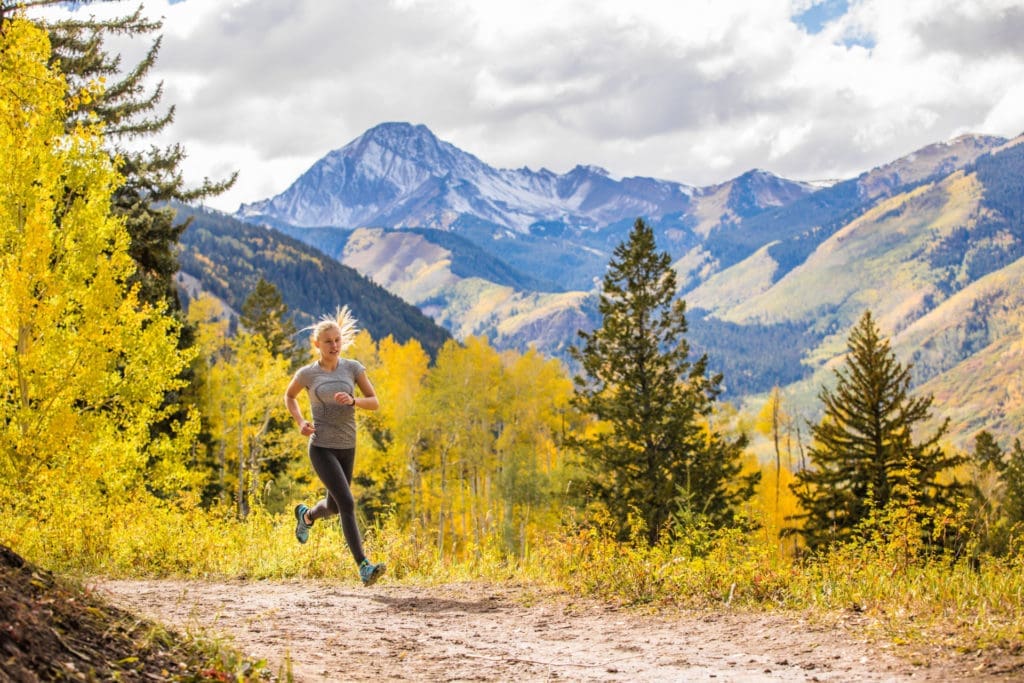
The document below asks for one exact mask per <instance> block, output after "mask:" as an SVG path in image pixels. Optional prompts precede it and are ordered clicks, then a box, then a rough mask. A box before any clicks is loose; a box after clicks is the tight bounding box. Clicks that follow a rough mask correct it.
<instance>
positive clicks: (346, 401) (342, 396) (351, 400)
mask: <svg viewBox="0 0 1024 683" xmlns="http://www.w3.org/2000/svg"><path fill="white" fill-rule="evenodd" d="M334 402H335V403H337V404H338V405H341V406H354V405H355V404H356V395H355V394H349V393H347V392H344V391H339V392H338V393H336V394H334Z"/></svg>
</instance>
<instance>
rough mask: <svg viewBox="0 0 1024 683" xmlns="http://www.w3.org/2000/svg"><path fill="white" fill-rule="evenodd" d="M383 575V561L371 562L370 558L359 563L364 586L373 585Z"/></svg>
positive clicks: (360, 576)
mask: <svg viewBox="0 0 1024 683" xmlns="http://www.w3.org/2000/svg"><path fill="white" fill-rule="evenodd" d="M382 576H384V563H383V562H381V563H380V564H371V563H370V561H369V560H363V561H362V564H360V565H359V578H360V579H362V580H363V585H364V586H372V585H373V584H375V583H376V582H377V579H379V578H380V577H382Z"/></svg>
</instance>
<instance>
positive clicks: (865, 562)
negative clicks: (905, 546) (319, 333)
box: [0, 502, 1024, 650]
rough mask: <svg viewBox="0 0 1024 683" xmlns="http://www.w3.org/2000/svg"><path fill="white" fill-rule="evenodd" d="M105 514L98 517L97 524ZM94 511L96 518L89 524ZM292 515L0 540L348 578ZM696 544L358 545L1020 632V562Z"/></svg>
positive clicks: (433, 569)
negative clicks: (793, 554)
mask: <svg viewBox="0 0 1024 683" xmlns="http://www.w3.org/2000/svg"><path fill="white" fill-rule="evenodd" d="M104 519H105V520H109V521H102V520H104ZM97 520H100V521H97ZM293 534H294V520H293V519H292V517H291V516H290V515H272V514H268V513H265V512H261V511H258V510H257V511H255V512H254V513H253V514H251V515H250V516H249V517H248V518H247V519H246V520H244V521H239V520H236V519H234V518H233V517H232V516H231V515H230V514H228V513H217V512H207V511H203V510H201V509H199V508H183V507H175V506H170V505H166V506H164V505H160V506H155V507H154V506H152V505H150V506H148V507H146V508H139V507H137V506H135V505H133V504H132V503H131V502H125V503H123V504H121V505H119V506H117V507H116V508H112V509H110V510H107V511H104V514H102V515H100V514H96V515H91V516H77V517H73V516H66V517H61V516H57V515H52V516H50V517H49V518H48V519H47V520H46V522H45V523H39V522H38V521H37V520H35V519H32V518H24V517H16V516H7V517H4V518H0V543H4V544H6V545H9V546H11V547H13V548H14V549H15V550H16V551H17V552H19V553H20V554H22V555H23V556H24V557H26V558H27V559H30V560H31V561H33V562H36V563H38V564H40V565H42V566H45V567H47V568H50V569H52V570H55V571H59V572H65V573H71V574H79V575H81V574H88V575H105V576H111V577H170V576H174V577H185V578H210V579H222V578H250V579H284V578H317V579H329V580H339V581H348V582H355V581H357V578H356V572H355V563H354V561H353V559H352V557H351V555H350V554H349V552H348V549H347V546H346V545H345V541H344V537H343V536H342V534H341V531H340V529H339V528H338V525H337V524H335V523H330V522H324V521H320V522H318V523H317V525H316V526H314V528H313V532H312V534H311V536H310V540H309V542H308V543H306V544H305V545H300V544H299V543H297V542H296V541H295V538H294V535H293ZM699 541H700V542H695V541H694V539H689V540H687V541H686V542H673V543H670V542H666V543H662V544H660V545H657V546H655V547H647V545H646V544H645V543H643V542H636V543H620V542H616V541H615V540H613V539H612V538H611V536H610V535H609V534H607V533H605V532H603V531H601V530H600V529H596V528H588V529H565V530H562V531H558V532H536V533H535V534H534V535H533V537H532V538H530V539H529V544H528V546H529V548H531V550H530V551H529V552H526V553H522V552H521V553H518V554H516V553H511V552H509V551H508V550H506V549H505V548H504V546H503V543H502V540H501V537H500V534H498V533H495V534H492V535H491V536H489V537H487V538H485V539H484V540H483V541H482V542H481V543H480V544H479V545H465V546H463V547H461V548H460V550H459V552H458V553H454V554H453V553H452V552H451V551H448V552H447V553H446V554H442V553H441V552H439V551H438V549H437V547H436V545H435V544H434V543H433V540H432V538H431V537H430V536H429V535H427V534H424V533H422V532H417V531H416V530H414V529H410V528H407V527H405V526H402V525H400V524H398V523H397V522H396V521H395V520H394V519H386V520H384V521H383V522H381V523H380V524H377V525H375V526H373V527H371V528H369V529H367V530H366V532H365V545H366V549H367V552H368V553H369V554H370V555H371V556H372V557H374V558H375V559H380V560H383V561H385V562H387V564H388V576H389V579H390V580H391V581H401V582H411V583H442V582H455V581H490V582H517V583H530V584H535V585H539V586H544V587H549V588H557V589H560V590H564V591H570V592H572V593H575V594H578V595H582V596H591V597H594V598H599V599H603V600H611V601H615V602H619V603H623V604H629V605H649V606H654V607H672V606H678V607H687V608H700V609H708V608H710V609H756V610H765V609H782V610H801V611H805V612H808V613H810V614H818V615H821V616H823V617H824V616H828V615H835V614H837V613H842V612H850V611H852V612H856V613H857V614H859V615H862V616H863V618H864V619H865V620H866V621H867V623H868V624H869V625H871V626H872V627H873V628H875V629H876V630H877V631H878V633H879V634H884V635H885V636H887V637H889V638H891V639H893V640H895V641H898V642H923V641H925V640H927V641H929V642H940V643H945V644H946V645H948V646H952V647H958V648H961V649H963V650H973V649H983V648H989V647H1008V648H1012V647H1016V646H1017V644H1018V643H1020V642H1022V641H1024V559H1022V558H1020V557H1018V558H1012V559H994V558H989V559H985V560H984V561H982V562H981V563H980V565H977V564H976V565H973V566H971V565H967V564H966V563H950V562H949V561H948V560H947V559H934V560H917V561H913V562H906V561H904V560H902V559H899V560H898V559H897V558H894V556H891V555H889V554H887V553H885V552H879V549H878V548H877V547H875V546H872V545H862V546H850V547H846V548H841V549H838V550H835V551H834V552H832V553H830V554H827V555H823V556H820V557H817V558H814V559H807V560H799V561H798V560H793V559H792V558H790V557H787V556H785V555H784V554H782V553H780V552H779V547H778V544H777V543H774V542H771V541H770V540H768V539H766V538H765V537H764V535H763V534H748V533H744V532H741V531H738V530H726V531H722V532H715V533H705V534H704V535H703V536H702V537H701V538H700V539H699Z"/></svg>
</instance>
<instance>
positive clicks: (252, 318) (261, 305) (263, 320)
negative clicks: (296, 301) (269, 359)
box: [241, 277, 298, 364]
mask: <svg viewBox="0 0 1024 683" xmlns="http://www.w3.org/2000/svg"><path fill="white" fill-rule="evenodd" d="M241 323H242V325H244V326H245V327H246V328H247V329H248V330H249V331H251V332H253V333H255V334H257V335H259V336H260V337H262V338H263V339H264V340H265V341H266V342H267V347H268V348H269V349H270V353H271V354H273V355H274V356H282V357H285V358H288V359H289V360H291V361H295V362H297V361H298V358H297V354H296V346H295V334H296V330H295V323H293V322H292V320H291V318H290V317H288V306H287V304H285V303H284V299H283V298H282V297H281V292H280V291H279V290H278V289H277V287H275V286H274V285H273V284H271V283H270V282H267V281H266V280H264V279H263V278H262V277H261V278H260V279H259V281H258V282H257V283H256V287H255V288H254V289H253V290H252V292H250V293H249V296H247V297H246V299H245V302H244V303H243V304H242V316H241ZM293 364H294V363H293Z"/></svg>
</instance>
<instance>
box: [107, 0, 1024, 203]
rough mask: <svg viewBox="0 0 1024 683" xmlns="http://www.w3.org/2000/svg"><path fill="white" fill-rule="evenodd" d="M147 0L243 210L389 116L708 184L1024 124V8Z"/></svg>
mask: <svg viewBox="0 0 1024 683" xmlns="http://www.w3.org/2000/svg"><path fill="white" fill-rule="evenodd" d="M144 2H145V6H146V10H147V12H149V13H150V14H151V15H152V16H162V17H164V21H165V29H164V34H165V39H164V44H163V48H162V51H161V57H160V61H159V62H158V65H157V71H158V74H157V75H158V76H159V77H160V78H162V79H163V80H164V83H165V87H166V98H165V99H166V101H167V102H168V103H174V104H176V105H177V118H176V121H175V123H174V125H173V127H172V128H171V129H170V130H169V131H168V136H167V140H166V141H168V142H170V141H180V142H182V143H183V145H184V146H185V148H186V150H187V152H188V154H189V159H188V161H187V163H186V166H185V170H186V171H187V173H188V174H189V177H190V178H194V179H196V180H199V179H201V178H202V177H204V176H210V177H222V176H223V175H225V174H226V173H227V172H228V169H232V168H237V169H238V170H239V171H240V177H239V182H238V185H237V187H236V188H235V189H234V190H232V191H231V192H230V193H228V194H226V195H225V196H223V197H221V198H218V199H216V200H214V201H213V202H212V203H213V205H215V206H218V207H219V208H224V209H226V210H233V209H234V208H236V207H237V206H238V204H239V203H241V202H247V201H254V200H257V199H261V198H264V197H266V196H269V195H271V194H275V193H277V192H280V191H282V190H284V189H285V188H286V187H287V185H288V184H290V183H291V182H292V181H293V180H294V179H295V178H296V177H297V176H298V175H299V173H301V172H302V171H303V170H305V168H307V167H308V166H309V165H311V164H312V163H313V162H314V161H316V159H318V158H319V157H321V156H323V155H324V154H325V153H327V152H328V151H330V150H332V149H336V148H338V147H340V146H342V145H344V144H345V143H347V142H348V141H350V140H351V139H353V138H355V137H356V136H358V135H359V134H361V133H362V132H363V131H365V130H366V129H367V128H369V127H371V126H373V125H376V124H378V123H381V122H384V121H409V122H412V123H423V124H425V125H427V126H428V127H429V128H431V130H433V131H434V132H435V133H436V134H437V135H438V136H440V137H441V138H443V139H445V140H448V141H450V142H452V143H453V144H455V145H457V146H459V147H461V148H463V149H465V150H466V151H469V152H471V153H473V154H475V155H477V156H478V157H480V158H481V159H482V160H484V161H485V162H487V163H490V164H493V165H495V166H501V167H520V166H530V167H532V168H539V167H542V166H543V167H547V168H550V169H552V170H555V171H565V170H568V169H569V168H570V167H572V166H574V165H576V164H577V163H580V164H596V165H600V166H603V167H605V168H607V169H608V170H609V171H610V172H612V173H613V174H615V175H620V176H624V175H648V176H655V177H661V178H668V179H672V180H677V181H680V182H685V183H690V184H696V185H703V184H711V183H716V182H721V181H723V180H726V179H728V178H730V177H733V176H735V175H738V174H740V173H743V172H744V171H746V170H749V169H750V168H754V167H758V168H766V169H767V170H770V171H773V172H776V173H780V174H782V175H787V176H789V177H795V178H805V179H813V178H820V177H837V176H848V175H853V174H856V173H858V172H860V171H862V170H865V169H867V168H870V167H872V166H875V165H878V164H880V163H884V162H886V161H890V160H892V159H894V158H896V157H897V156H899V155H901V154H904V153H907V152H909V151H912V150H913V149H916V148H917V147H920V146H923V145H926V144H929V143H931V142H936V141H939V140H943V139H948V138H950V137H953V136H954V135H957V134H959V133H962V132H965V131H971V132H981V133H991V134H999V135H1004V136H1011V135H1016V134H1018V133H1020V132H1021V130H1024V95H1022V90H1021V88H1020V86H1018V85H1017V84H1018V83H1021V82H1024V48H1022V47H1019V46H1018V42H1019V41H1018V40H1017V36H1018V35H1020V31H1021V30H1024V12H1022V11H1021V9H1020V6H1019V0H901V2H898V3H894V2H892V1H891V0H853V1H851V2H849V3H846V7H845V9H846V12H845V14H842V15H840V16H837V17H836V18H833V19H830V20H829V21H828V23H826V24H824V26H823V27H822V29H821V30H820V31H819V32H817V33H814V34H813V35H812V34H810V33H809V32H807V31H805V30H803V29H802V28H801V27H799V26H797V25H796V24H795V23H793V21H792V17H793V16H794V15H795V14H797V13H798V12H800V11H802V10H806V9H808V8H809V7H811V5H812V4H820V3H817V2H811V1H810V0H742V1H741V0H736V1H734V2H728V3H722V2H718V1H716V0H676V1H673V0H650V1H647V2H642V3H624V2H621V0H589V1H583V0H561V1H556V2H550V1H549V0H522V1H521V2H518V3H484V2H475V1H473V0H392V1H391V2H386V1H383V0H381V1H379V2H360V1H358V0H335V1H332V2H320V1H317V0H294V1H293V2H287V3H284V2H280V1H279V0H185V1H184V2H178V3H176V4H173V5H168V4H167V2H166V0H159V1H158V0H144ZM833 4H834V3H833ZM135 6H136V0H133V1H132V2H125V3H120V2H117V3H99V4H97V5H94V6H93V7H92V8H90V9H88V10H87V11H93V12H96V13H99V12H103V13H104V14H109V13H111V12H120V13H126V12H130V11H132V10H133V9H134V7H135ZM857 36H859V37H861V38H863V40H860V42H862V43H863V44H864V45H868V46H870V47H864V46H860V45H856V44H852V42H856V41H851V37H857ZM868 38H869V39H870V40H868ZM126 49H127V48H126ZM134 49H135V50H136V51H138V50H139V48H134Z"/></svg>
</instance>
